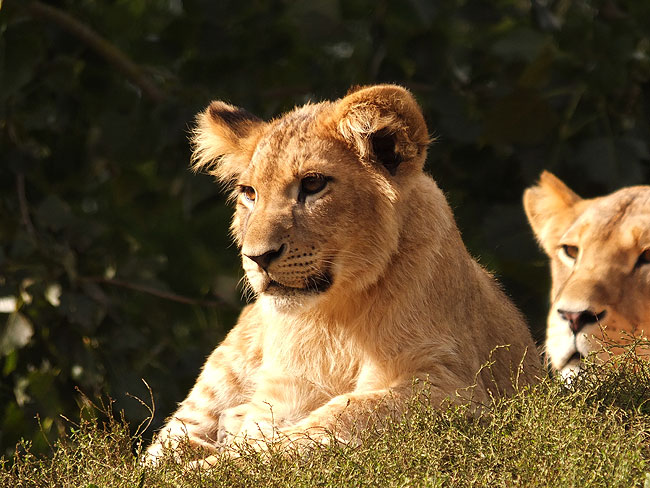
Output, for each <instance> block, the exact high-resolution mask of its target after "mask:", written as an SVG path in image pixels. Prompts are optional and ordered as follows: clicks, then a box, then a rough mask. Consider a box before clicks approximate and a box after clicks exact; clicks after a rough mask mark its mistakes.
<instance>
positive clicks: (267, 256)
mask: <svg viewBox="0 0 650 488" xmlns="http://www.w3.org/2000/svg"><path fill="white" fill-rule="evenodd" d="M286 247H287V246H286V244H282V245H281V246H280V247H279V248H278V249H271V250H269V251H266V252H264V253H262V254H258V255H250V254H244V256H246V257H247V258H248V259H250V260H252V261H255V262H256V263H257V265H258V266H259V267H260V268H262V269H263V270H264V271H266V269H267V268H268V267H269V265H270V264H271V263H272V262H273V261H275V260H276V259H277V258H279V257H280V256H281V255H282V253H283V252H284V249H285V248H286Z"/></svg>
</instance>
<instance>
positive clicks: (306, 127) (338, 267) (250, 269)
mask: <svg viewBox="0 0 650 488" xmlns="http://www.w3.org/2000/svg"><path fill="white" fill-rule="evenodd" d="M428 142H429V138H428V134H427V128H426V125H425V122H424V118H423V116H422V113H421V111H420V108H419V107H418V105H417V103H416V102H415V100H414V99H413V97H412V96H411V94H410V93H409V92H408V91H406V90H405V89H403V88H401V87H398V86H392V85H379V86H372V87H367V88H362V89H359V90H357V91H353V92H351V93H350V94H348V95H347V96H346V97H344V98H342V99H340V100H337V101H334V102H323V103H318V104H307V105H305V106H303V107H299V108H296V109H294V110H293V111H291V112H289V113H287V114H285V115H283V116H281V117H279V118H277V119H275V120H272V121H270V122H265V121H262V120H260V119H258V118H257V117H255V116H254V115H252V114H250V113H248V112H247V111H245V110H243V109H241V108H236V107H233V106H231V105H228V104H226V103H224V102H220V101H216V102H212V103H211V104H210V106H209V107H208V108H207V109H206V110H205V111H204V112H203V113H201V114H199V116H198V118H197V126H196V129H195V132H194V138H193V143H194V168H195V169H207V170H208V171H210V172H211V173H212V174H214V175H215V176H216V177H217V178H218V179H219V180H220V181H222V182H223V183H224V184H226V185H228V186H229V187H230V188H232V189H233V198H234V199H235V201H236V211H235V215H234V219H233V222H232V226H231V230H232V233H233V235H234V237H235V240H236V242H237V244H238V245H239V246H240V249H241V253H242V260H243V266H244V270H245V271H246V276H247V278H248V281H249V283H250V285H251V287H252V289H253V290H254V292H255V293H256V294H257V295H262V296H265V297H271V298H272V300H273V301H274V303H275V304H276V305H278V306H282V307H284V308H287V307H291V306H293V305H296V304H304V303H309V302H310V300H307V299H313V298H318V297H321V296H323V295H327V294H332V293H350V292H355V291H359V289H363V288H365V287H367V286H369V285H370V284H372V283H374V282H375V281H376V280H377V279H378V277H379V276H380V275H381V273H382V271H383V270H384V269H385V267H386V266H387V264H388V262H389V261H390V259H391V256H392V255H393V254H394V253H395V252H396V250H397V246H398V235H399V232H400V226H401V220H402V212H403V209H402V208H403V207H404V205H403V201H404V199H405V198H406V197H407V195H408V193H409V191H410V189H411V188H412V186H413V181H414V179H415V178H416V177H417V175H422V174H423V173H422V166H423V164H424V160H425V157H426V147H427V144H428Z"/></svg>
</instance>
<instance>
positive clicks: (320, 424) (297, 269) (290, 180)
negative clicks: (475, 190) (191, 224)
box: [149, 85, 539, 457]
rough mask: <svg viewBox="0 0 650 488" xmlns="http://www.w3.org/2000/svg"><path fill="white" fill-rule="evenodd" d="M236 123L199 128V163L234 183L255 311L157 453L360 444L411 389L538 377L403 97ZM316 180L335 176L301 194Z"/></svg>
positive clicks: (524, 339) (210, 112)
mask: <svg viewBox="0 0 650 488" xmlns="http://www.w3.org/2000/svg"><path fill="white" fill-rule="evenodd" d="M237 110H239V109H235V108H234V107H231V106H229V105H227V104H224V103H222V102H214V103H213V104H212V105H211V106H210V107H209V108H208V109H207V110H206V111H205V112H203V113H202V114H200V115H199V116H198V124H197V129H196V132H195V137H194V167H195V169H197V170H208V171H210V172H212V173H213V174H214V175H215V176H216V177H217V178H218V179H219V180H220V181H225V182H226V183H227V182H230V181H234V182H236V183H237V185H236V186H235V197H236V201H237V204H236V206H237V208H236V211H235V215H234V219H233V224H232V232H233V235H234V238H235V241H236V242H237V244H238V245H239V247H240V249H241V251H242V260H243V266H244V269H245V270H246V276H247V280H248V283H249V286H250V287H251V289H252V291H253V292H254V294H255V296H256V300H255V302H254V303H252V304H251V305H249V306H248V307H246V309H245V310H244V311H243V312H242V315H241V317H240V319H239V321H238V323H237V325H236V326H235V327H234V328H233V329H232V331H231V332H230V333H229V334H228V336H227V337H226V339H225V340H224V341H223V343H222V344H221V345H219V346H218V347H217V348H216V349H215V351H214V352H213V353H212V355H211V356H210V357H209V358H208V360H207V362H206V364H205V366H204V368H203V371H202V372H201V374H200V376H199V378H198V380H197V382H196V385H195V386H194V388H193V389H192V391H191V392H190V394H189V395H188V397H187V398H186V399H185V400H184V401H183V403H181V405H180V407H179V408H178V410H177V411H176V413H174V415H173V416H172V417H171V418H170V420H169V421H168V423H167V424H166V425H165V427H164V428H163V429H162V431H161V432H160V434H159V436H158V438H157V441H156V443H154V444H153V445H152V446H151V447H150V449H149V454H150V455H151V456H152V457H155V456H156V455H157V454H159V452H160V450H161V449H162V446H163V445H167V446H170V447H174V446H175V445H176V443H177V442H178V440H179V439H180V438H182V437H183V436H184V435H187V436H188V437H189V440H190V442H192V443H194V444H197V445H202V446H206V447H209V448H212V449H218V448H219V447H221V446H224V445H228V444H229V443H233V442H249V443H253V444H255V441H256V440H259V439H264V438H266V439H274V440H280V441H286V442H292V443H295V442H299V441H300V439H304V435H305V433H308V434H309V435H310V436H311V437H312V438H315V439H316V440H317V441H324V440H326V439H327V433H328V432H330V433H333V434H335V435H336V436H337V437H338V438H340V439H343V440H348V439H350V437H351V436H352V435H353V433H354V432H355V430H356V429H362V428H364V426H366V424H367V422H368V421H369V419H371V418H372V416H373V415H375V414H379V415H390V414H394V413H399V412H400V411H401V408H402V406H403V402H404V400H406V399H408V398H409V397H410V396H411V395H412V386H413V383H412V382H413V380H414V378H419V379H421V380H428V383H427V384H428V391H427V394H429V395H430V398H431V401H432V402H434V404H436V405H440V404H441V402H443V401H444V400H445V399H447V398H450V399H452V400H453V401H459V400H460V399H463V400H468V399H469V398H470V397H471V398H472V399H473V400H474V401H477V402H484V401H486V400H488V399H489V397H490V396H491V395H499V394H504V393H511V392H513V390H514V389H515V387H516V386H515V385H513V381H514V382H515V383H517V382H518V384H519V385H525V384H529V383H531V382H533V381H535V377H536V374H537V373H538V371H539V370H538V367H539V358H538V355H537V352H536V349H535V346H534V344H533V342H532V340H531V337H530V334H529V332H528V329H527V327H526V325H525V323H524V321H523V319H522V317H521V315H520V314H519V312H518V311H517V310H516V308H515V307H514V306H513V305H512V304H511V303H510V302H509V300H508V299H507V298H506V297H505V295H504V294H503V293H502V292H501V290H500V289H499V287H498V286H497V285H496V284H495V282H494V280H493V279H492V278H491V277H490V276H489V275H488V273H486V272H485V271H484V270H483V269H482V268H481V267H480V266H479V265H478V264H477V263H476V262H474V261H473V260H472V258H471V257H470V256H469V254H468V253H467V251H466V249H465V247H464V245H463V243H462V241H461V237H460V234H459V232H458V229H457V228H456V224H455V222H454V219H453V216H452V213H451V211H450V209H449V206H448V205H447V202H446V201H445V198H444V196H443V194H442V192H441V191H440V190H439V189H438V187H437V186H436V184H435V182H434V181H433V180H432V179H431V178H430V177H429V176H427V175H426V174H424V172H423V171H422V167H423V164H424V160H425V158H426V147H427V144H428V143H429V137H428V133H427V128H426V125H425V122H424V118H423V116H422V113H421V111H420V108H419V106H418V105H417V103H416V102H415V100H414V99H413V97H412V96H411V94H410V93H409V92H408V91H406V90H405V89H403V88H401V87H398V86H392V85H380V86H373V87H367V88H361V89H358V90H356V91H353V92H351V93H350V94H348V95H347V96H346V97H344V98H342V99H340V100H337V101H334V102H323V103H319V104H314V105H312V104H309V105H306V106H303V107H299V108H296V109H295V110H293V111H291V112H289V113H287V114H285V115H283V116H282V117H280V118H278V119H276V120H273V121H271V122H268V123H264V122H261V121H259V120H258V119H255V118H251V117H252V116H250V114H247V113H245V112H241V113H240V112H237ZM314 174H319V175H324V176H325V177H327V178H329V180H328V181H327V184H326V185H325V187H324V188H323V189H322V190H321V191H319V192H317V193H315V194H309V195H306V194H305V193H304V192H302V190H301V188H303V187H302V186H301V185H303V184H304V181H305V180H304V179H305V178H306V177H308V175H314ZM301 182H302V183H301ZM242 187H252V188H254V189H255V191H256V200H255V202H251V201H248V200H247V199H246V196H245V193H241V191H242ZM238 188H239V190H238ZM301 192H302V193H301ZM269 250H280V252H279V257H276V259H274V260H273V261H272V262H271V263H270V264H269V265H268V267H267V270H266V271H265V270H264V269H263V267H262V266H261V265H259V264H258V263H257V262H256V261H254V260H252V259H250V258H249V257H248V256H260V255H263V254H264V253H265V252H267V251H269ZM278 284H281V286H280V285H278ZM328 285H329V287H327V286H328ZM499 346H507V347H499ZM488 362H491V363H492V364H491V367H490V368H486V369H483V370H481V367H482V366H483V365H485V364H486V363H488ZM480 370H481V371H480ZM471 386H474V388H473V389H471V390H464V389H467V388H468V387H471ZM457 392H458V394H457ZM256 445H259V444H256Z"/></svg>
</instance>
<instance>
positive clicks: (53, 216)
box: [36, 195, 74, 231]
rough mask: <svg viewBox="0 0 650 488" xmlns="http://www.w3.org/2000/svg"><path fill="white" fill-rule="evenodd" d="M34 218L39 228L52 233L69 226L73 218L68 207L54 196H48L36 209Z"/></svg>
mask: <svg viewBox="0 0 650 488" xmlns="http://www.w3.org/2000/svg"><path fill="white" fill-rule="evenodd" d="M36 217H37V219H38V221H39V223H40V225H41V227H44V228H49V229H51V230H54V231H58V230H61V229H63V228H65V227H67V226H69V225H70V224H71V223H72V222H73V220H74V216H73V215H72V211H71V210H70V206H69V205H68V204H67V203H66V202H64V201H63V200H61V199H60V198H59V197H57V196H56V195H48V196H47V197H45V199H44V200H43V201H42V202H41V203H40V205H39V206H38V208H37V209H36Z"/></svg>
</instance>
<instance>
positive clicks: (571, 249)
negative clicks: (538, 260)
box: [562, 244, 580, 259]
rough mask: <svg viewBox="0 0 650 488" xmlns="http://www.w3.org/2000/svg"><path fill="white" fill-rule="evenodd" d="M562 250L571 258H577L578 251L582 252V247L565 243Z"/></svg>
mask: <svg viewBox="0 0 650 488" xmlns="http://www.w3.org/2000/svg"><path fill="white" fill-rule="evenodd" d="M562 251H563V252H564V254H566V255H567V256H568V257H569V258H571V259H576V258H577V257H578V253H579V252H580V249H579V248H578V246H568V245H566V244H565V245H563V246H562Z"/></svg>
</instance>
